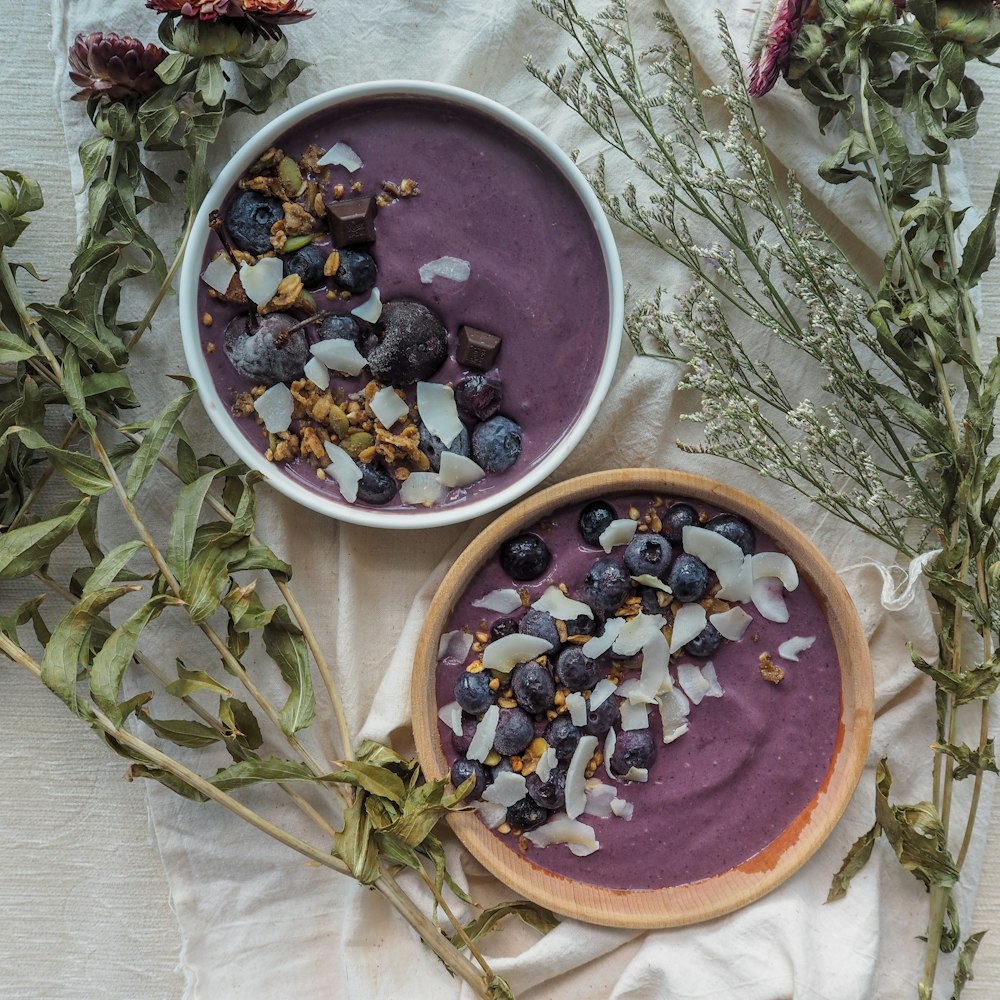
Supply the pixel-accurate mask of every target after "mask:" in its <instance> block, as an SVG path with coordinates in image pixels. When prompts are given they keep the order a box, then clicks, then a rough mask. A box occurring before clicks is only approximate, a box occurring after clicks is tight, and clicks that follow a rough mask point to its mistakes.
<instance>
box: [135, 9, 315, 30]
mask: <svg viewBox="0 0 1000 1000" xmlns="http://www.w3.org/2000/svg"><path fill="white" fill-rule="evenodd" d="M146 6H147V7H149V8H150V9H151V10H155V11H156V12H157V13H158V14H166V15H167V16H168V17H181V18H184V19H186V20H188V21H193V20H198V21H228V22H230V23H233V24H236V25H237V27H246V28H248V29H250V31H252V32H253V33H254V34H263V35H268V36H269V37H271V38H275V37H277V33H278V26H279V25H282V24H294V23H295V22H296V21H304V20H305V19H306V18H307V17H312V16H313V11H311V10H305V9H304V8H303V7H302V6H301V0H146Z"/></svg>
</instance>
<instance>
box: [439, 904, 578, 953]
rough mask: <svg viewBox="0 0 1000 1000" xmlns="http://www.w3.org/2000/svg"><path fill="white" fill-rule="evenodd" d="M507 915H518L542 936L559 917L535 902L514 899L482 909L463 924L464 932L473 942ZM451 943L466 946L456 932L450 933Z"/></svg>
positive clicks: (458, 946) (551, 929)
mask: <svg viewBox="0 0 1000 1000" xmlns="http://www.w3.org/2000/svg"><path fill="white" fill-rule="evenodd" d="M507 916H516V917H519V918H520V919H521V920H522V921H524V923H526V924H527V925H528V926H529V927H531V928H533V929H534V930H536V931H538V933H539V934H541V935H542V936H543V937H544V936H545V935H546V934H548V933H549V931H553V930H555V929H556V928H557V927H558V926H559V918H558V917H557V916H556V915H555V914H554V913H553V912H552V911H551V910H547V909H545V907H544V906H539V905H538V904H537V903H531V902H528V900H526V899H515V900H511V901H510V902H508V903H497V904H496V905H495V906H491V907H489V909H486V910H483V912H482V913H480V914H479V916H478V917H476V919H475V920H472V921H470V922H469V923H467V924H466V925H465V934H466V936H467V937H468V938H469V939H470V940H471V941H472V943H473V944H475V943H476V942H477V941H479V940H480V939H481V938H483V937H485V936H486V935H487V934H489V932H490V931H491V930H493V928H494V927H496V925H497V924H498V923H499V922H500V921H501V920H503V918H504V917H507ZM451 943H452V944H453V945H454V946H455V947H456V948H460V949H461V948H465V947H466V943H465V940H464V939H463V938H462V937H461V936H459V935H458V934H454V935H452V937H451Z"/></svg>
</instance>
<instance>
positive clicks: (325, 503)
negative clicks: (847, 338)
mask: <svg viewBox="0 0 1000 1000" xmlns="http://www.w3.org/2000/svg"><path fill="white" fill-rule="evenodd" d="M393 94H398V95H400V96H406V97H433V98H439V99H444V100H448V101H452V102H454V103H456V104H461V105H465V106H466V107H470V108H473V109H474V110H477V111H481V112H484V113H486V114H488V115H490V116H492V117H493V118H496V119H497V120H498V121H500V122H501V123H502V124H504V125H506V126H507V127H508V128H510V129H511V130H512V131H514V132H516V133H517V134H518V135H520V136H522V137H523V138H525V139H527V140H529V141H530V142H531V143H532V144H533V145H535V146H536V147H537V148H538V149H539V150H540V151H541V152H542V153H544V154H545V155H546V156H547V157H548V159H549V160H550V161H551V162H552V163H553V164H554V166H556V168H557V169H559V170H560V172H561V173H562V174H563V176H564V177H565V178H566V180H567V181H569V183H570V184H571V185H572V187H573V190H574V191H576V193H577V195H578V196H579V198H580V200H581V201H582V202H583V205H584V208H585V209H586V211H587V215H588V216H589V218H590V222H591V224H592V225H593V227H594V230H595V231H596V233H597V238H598V242H599V243H600V246H601V253H602V255H603V256H604V266H605V271H606V274H607V279H608V295H609V303H608V304H609V316H608V336H607V343H606V346H605V352H604V358H603V360H602V362H601V368H600V371H599V372H598V376H597V380H596V382H595V384H594V390H593V392H592V393H591V396H590V399H589V400H588V401H587V404H586V406H584V408H583V410H582V411H581V412H580V414H579V415H578V417H577V419H576V420H575V421H574V422H573V424H572V426H571V427H570V428H569V430H568V431H567V432H566V433H565V434H564V435H563V437H562V438H561V439H560V440H559V441H557V442H556V443H555V444H554V445H553V446H552V449H551V451H550V452H549V453H548V454H547V455H545V456H544V457H543V458H542V459H541V460H540V461H539V462H538V463H537V464H536V465H535V466H534V467H533V468H531V469H529V470H528V471H527V472H526V473H525V474H524V475H523V476H521V477H520V478H518V479H517V480H516V481H515V482H513V483H511V484H510V485H509V486H506V487H504V488H503V489H502V490H497V491H496V492H495V493H490V494H487V495H486V496H484V497H482V498H480V499H477V500H472V501H470V502H468V503H456V504H452V505H450V506H447V507H440V508H438V507H429V508H426V510H420V511H413V512H412V513H410V512H407V513H400V512H398V511H386V510H381V509H380V508H378V507H355V506H354V505H352V504H349V503H347V502H346V501H344V500H343V499H340V498H334V497H331V498H330V499H327V498H325V497H323V496H321V495H319V494H317V493H314V492H313V491H311V490H309V489H308V488H306V487H305V486H300V485H299V484H297V483H296V482H295V481H294V480H293V479H292V478H291V477H290V476H289V475H287V474H286V473H284V472H282V471H281V468H280V467H279V466H276V465H275V464H274V463H273V462H268V461H267V459H265V458H264V456H263V455H262V454H261V453H260V452H259V451H257V449H256V448H254V446H253V445H252V444H251V443H250V441H249V440H248V439H247V438H246V436H245V435H244V434H243V432H242V431H241V430H240V429H239V427H238V426H237V425H236V421H235V419H234V418H233V416H232V414H231V413H230V409H229V407H228V406H227V405H226V403H225V402H224V400H223V399H222V397H221V396H220V395H219V392H218V390H217V389H216V386H215V382H214V380H213V379H212V376H211V373H210V372H209V369H208V362H207V361H206V359H205V355H204V352H203V351H202V347H201V331H200V328H199V324H198V290H199V283H200V281H201V263H202V258H203V256H204V252H205V245H206V243H207V242H208V234H209V226H208V215H209V212H210V210H211V208H212V206H215V205H217V204H219V203H220V201H221V199H222V198H223V197H224V196H225V195H226V194H227V193H228V192H229V190H230V188H231V187H232V186H233V185H234V184H235V183H236V182H237V181H238V180H239V178H240V177H241V176H242V175H243V173H244V172H245V171H246V169H247V168H248V167H249V166H250V164H251V163H253V162H254V160H255V159H257V157H258V156H259V155H260V153H261V152H262V151H263V150H266V149H267V148H268V147H269V146H271V145H272V144H273V142H274V140H275V139H276V138H278V136H279V135H281V133H283V132H285V131H286V130H288V129H290V128H292V127H293V126H294V125H295V124H297V123H298V122H300V121H302V120H304V119H305V118H308V117H309V116H310V115H312V114H315V113H316V112H319V111H324V110H328V109H330V108H334V107H337V106H338V105H341V104H345V103H347V102H349V101H353V100H357V99H359V98H368V97H388V96H392V95H393ZM624 315H625V295H624V280H623V277H622V269H621V262H620V260H619V258H618V248H617V246H616V245H615V240H614V236H613V235H612V233H611V226H610V224H609V223H608V220H607V217H606V216H605V214H604V211H603V209H602V208H601V205H600V202H599V201H598V200H597V196H596V195H595V194H594V192H593V190H592V189H591V187H590V185H589V184H588V183H587V181H586V179H585V178H584V176H583V174H582V173H581V172H580V170H579V168H578V167H577V166H576V164H575V163H573V161H572V160H571V159H570V158H569V156H567V155H566V153H564V152H563V151H562V149H560V147H559V146H557V145H556V144H555V143H554V142H553V141H552V140H551V139H549V138H548V136H546V135H545V133H544V132H542V131H541V130H540V129H539V128H538V127H537V126H535V125H532V124H531V123H530V122H528V121H526V120H525V119H524V118H522V117H521V116H520V115H519V114H517V113H516V112H514V111H511V110H510V109H509V108H506V107H504V105H502V104H499V103H498V102H496V101H494V100H491V99H490V98H488V97H483V96H482V95H481V94H477V93H475V92H473V91H470V90H464V89H462V88H460V87H453V86H450V85H449V84H443V83H432V82H429V81H424V80H381V81H378V82H375V83H358V84H352V85H350V86H346V87H338V88H336V89H335V90H330V91H327V92H326V93H324V94H318V95H317V96H316V97H311V98H309V99H308V100H306V101H303V102H302V103H301V104H297V105H295V107H293V108H289V109H288V110H287V111H285V112H283V113H282V114H280V115H279V116H278V117H277V118H275V119H274V121H272V122H270V123H269V124H268V125H265V126H264V128H262V129H261V130H260V131H258V132H256V133H254V135H253V136H252V137H251V138H250V139H248V140H247V142H245V143H244V144H243V146H241V147H240V149H239V150H237V152H236V153H235V154H234V155H233V157H232V159H231V160H230V161H229V162H228V163H227V164H226V166H225V167H223V169H222V171H221V172H220V173H219V176H218V177H217V178H216V181H215V183H214V184H213V185H212V187H211V190H210V191H209V192H208V194H207V195H206V196H205V201H204V202H203V203H202V206H201V209H200V210H199V212H198V216H197V218H196V220H195V224H194V230H193V234H192V236H191V240H190V243H189V245H188V247H187V251H186V252H185V254H184V262H183V264H182V265H181V277H180V327H181V341H182V344H183V347H184V355H185V358H186V359H187V364H188V368H189V369H190V372H191V375H192V376H193V377H194V379H195V380H196V382H197V383H198V395H199V397H200V398H201V402H202V405H203V406H204V407H205V411H206V412H207V414H208V417H209V419H210V420H211V422H212V424H213V426H214V427H215V429H216V430H217V431H218V432H219V434H221V435H222V438H223V440H224V441H225V442H226V444H227V445H228V446H229V447H230V448H231V449H232V450H233V451H234V452H235V453H236V455H237V456H238V458H239V459H240V460H241V461H242V462H244V463H245V464H246V465H248V466H249V467H250V468H252V469H256V470H257V471H258V472H260V473H262V474H263V475H264V477H265V479H266V480H267V482H268V483H269V484H270V485H271V486H273V487H274V488H275V489H276V490H278V492H280V493H283V494H284V495H285V496H287V497H289V498H290V499H292V500H294V501H296V503H299V504H301V505H302V506H304V507H307V508H309V509H310V510H314V511H317V512H318V513H320V514H325V515H327V516H328V517H333V518H336V519H337V520H339V521H346V522H348V523H350V524H360V525H365V526H367V527H374V528H436V527H441V526H443V525H447V524H458V523H460V522H462V521H471V520H472V519H473V518H476V517H479V516H480V515H482V514H488V513H490V512H491V511H494V510H497V509H498V508H500V507H504V506H506V505H507V504H510V503H513V502H514V501H515V500H517V499H519V498H520V497H522V496H524V495H525V494H526V493H529V492H530V491H531V490H532V489H533V488H534V487H535V486H537V485H538V484H539V483H540V482H541V481H542V480H543V479H545V477H546V476H548V475H550V474H551V473H552V472H554V471H555V470H556V469H557V468H558V467H559V466H560V465H562V463H563V462H564V461H565V460H566V459H567V458H568V457H569V455H570V453H571V452H572V451H573V449H574V448H575V447H576V445H577V444H578V443H579V442H580V439H581V438H582V437H583V435H584V434H585V433H586V432H587V429H588V428H589V427H590V425H591V423H592V422H593V420H594V418H595V417H596V416H597V411H598V410H599V409H600V407H601V404H602V403H603V402H604V397H605V396H606V395H607V392H608V389H609V387H610V385H611V379H612V376H613V375H614V372H615V366H616V364H617V361H618V352H619V350H620V347H621V338H622V327H623V324H624Z"/></svg>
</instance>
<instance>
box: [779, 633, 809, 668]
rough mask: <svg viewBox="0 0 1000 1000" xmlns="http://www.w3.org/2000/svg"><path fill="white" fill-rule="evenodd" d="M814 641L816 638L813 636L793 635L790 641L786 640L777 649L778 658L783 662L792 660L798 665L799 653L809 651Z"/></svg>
mask: <svg viewBox="0 0 1000 1000" xmlns="http://www.w3.org/2000/svg"><path fill="white" fill-rule="evenodd" d="M815 641H816V636H814V635H793V636H792V637H791V639H786V640H785V641H784V642H783V643H782V644H781V645H780V646H779V647H778V656H780V657H781V658H782V659H783V660H794V661H795V662H796V663H798V660H799V653H804V652H805V651H806V650H807V649H811V648H812V644H813V643H814V642H815Z"/></svg>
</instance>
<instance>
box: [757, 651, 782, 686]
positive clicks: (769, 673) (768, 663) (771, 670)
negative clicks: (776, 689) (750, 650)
mask: <svg viewBox="0 0 1000 1000" xmlns="http://www.w3.org/2000/svg"><path fill="white" fill-rule="evenodd" d="M758 659H759V660H760V676H761V677H763V678H764V680H766V681H770V682H771V683H772V684H779V683H780V682H781V681H782V680H784V677H785V671H784V670H782V668H781V667H779V666H778V664H777V663H775V662H774V660H772V659H771V654H770V653H761V654H760V656H759V657H758Z"/></svg>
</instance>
